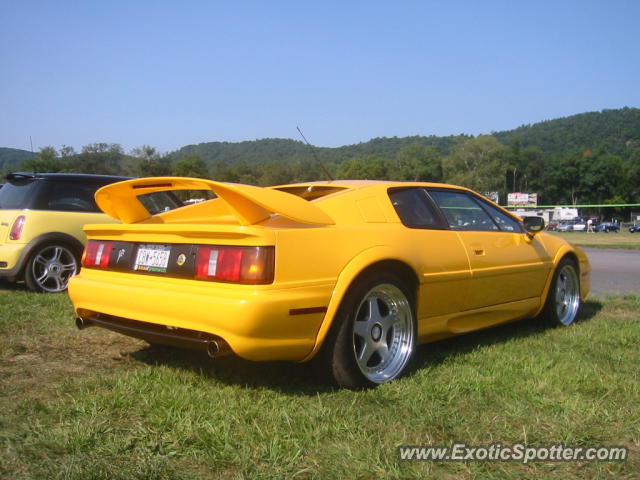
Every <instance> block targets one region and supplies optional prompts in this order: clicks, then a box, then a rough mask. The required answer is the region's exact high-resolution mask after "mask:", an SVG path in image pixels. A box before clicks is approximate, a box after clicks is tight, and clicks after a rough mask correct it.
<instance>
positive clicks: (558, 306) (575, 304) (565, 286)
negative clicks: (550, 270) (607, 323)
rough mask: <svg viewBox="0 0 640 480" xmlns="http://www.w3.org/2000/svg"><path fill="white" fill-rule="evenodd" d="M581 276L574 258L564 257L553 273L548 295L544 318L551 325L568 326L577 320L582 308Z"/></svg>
mask: <svg viewBox="0 0 640 480" xmlns="http://www.w3.org/2000/svg"><path fill="white" fill-rule="evenodd" d="M580 304H581V300H580V278H579V276H578V268H577V267H576V264H575V262H574V261H573V260H571V259H569V258H565V259H563V260H562V261H561V262H560V264H559V265H558V268H556V271H555V273H554V275H553V281H552V282H551V288H550V289H549V293H548V295H547V302H546V304H545V309H544V315H543V316H544V319H545V320H546V322H547V323H548V324H549V325H551V326H559V325H563V326H567V325H571V324H572V323H573V322H575V320H576V318H577V317H578V311H579V310H580Z"/></svg>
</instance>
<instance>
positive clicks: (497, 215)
mask: <svg viewBox="0 0 640 480" xmlns="http://www.w3.org/2000/svg"><path fill="white" fill-rule="evenodd" d="M482 207H483V208H484V209H485V210H486V211H487V212H488V213H489V215H491V218H493V221H494V222H496V224H497V225H498V227H499V228H500V230H502V231H503V232H514V233H521V232H522V227H521V226H520V223H519V222H518V221H517V220H515V219H513V218H511V217H510V216H509V215H507V214H505V213H504V212H501V211H500V210H498V209H497V208H496V207H494V206H493V205H490V204H488V203H486V202H482Z"/></svg>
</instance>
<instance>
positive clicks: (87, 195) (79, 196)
mask: <svg viewBox="0 0 640 480" xmlns="http://www.w3.org/2000/svg"><path fill="white" fill-rule="evenodd" d="M98 187H99V185H95V184H91V183H89V184H83V183H78V182H55V183H53V182H52V183H51V186H50V188H49V191H48V192H47V193H46V196H45V197H44V198H42V199H41V202H43V203H44V205H43V208H44V209H45V210H58V211H63V212H100V209H99V208H98V205H96V202H95V200H94V197H93V196H94V194H95V192H96V190H97V189H98Z"/></svg>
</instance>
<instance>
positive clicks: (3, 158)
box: [0, 147, 35, 183]
mask: <svg viewBox="0 0 640 480" xmlns="http://www.w3.org/2000/svg"><path fill="white" fill-rule="evenodd" d="M34 155H35V154H34V153H31V152H28V151H27V150H20V149H17V148H6V147H0V170H1V169H2V168H3V167H5V166H6V167H7V169H9V168H10V169H16V168H18V167H19V166H20V162H21V161H22V160H26V159H28V158H31V157H33V156H34ZM0 183H2V182H0Z"/></svg>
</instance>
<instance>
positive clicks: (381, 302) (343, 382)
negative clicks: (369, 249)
mask: <svg viewBox="0 0 640 480" xmlns="http://www.w3.org/2000/svg"><path fill="white" fill-rule="evenodd" d="M414 297H415V294H414V293H412V290H411V289H410V288H408V287H407V286H406V285H405V283H404V282H403V281H402V280H401V279H399V278H397V277H396V276H395V275H391V274H384V273H376V274H372V275H371V276H370V277H369V278H368V279H364V280H361V281H359V282H358V283H356V284H355V285H354V286H352V287H351V289H350V290H349V291H348V292H347V294H346V296H345V299H344V300H343V303H342V305H341V306H340V309H339V310H338V313H337V315H336V318H335V319H334V325H333V327H332V333H330V334H329V335H328V336H327V338H326V339H325V344H324V346H323V351H322V352H321V353H320V365H319V366H320V368H322V369H323V370H324V371H325V372H329V373H330V376H331V379H332V380H333V381H334V382H335V383H337V384H338V385H339V386H342V387H347V388H354V389H355V388H367V387H373V386H376V385H379V384H381V383H386V382H390V381H391V380H394V379H395V378H397V377H398V376H400V375H401V374H402V372H403V371H404V370H405V368H406V366H407V364H408V362H409V359H410V358H411V355H412V353H413V347H414V343H415V336H416V335H415V332H416V321H415V313H414V312H415V307H414V303H415V300H414Z"/></svg>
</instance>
